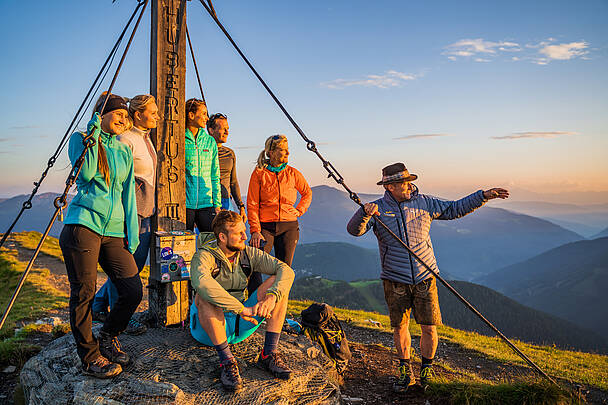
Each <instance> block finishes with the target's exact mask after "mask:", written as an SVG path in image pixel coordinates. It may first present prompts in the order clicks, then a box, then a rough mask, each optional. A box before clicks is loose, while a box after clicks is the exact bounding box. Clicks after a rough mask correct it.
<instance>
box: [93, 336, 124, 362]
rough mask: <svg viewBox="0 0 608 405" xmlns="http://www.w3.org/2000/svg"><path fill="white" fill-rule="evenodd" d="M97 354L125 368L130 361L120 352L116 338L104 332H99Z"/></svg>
mask: <svg viewBox="0 0 608 405" xmlns="http://www.w3.org/2000/svg"><path fill="white" fill-rule="evenodd" d="M99 352H100V353H101V355H102V356H104V357H106V358H107V359H108V360H110V361H112V362H114V363H118V364H120V365H121V366H126V365H127V364H129V361H131V359H130V358H129V355H128V354H127V353H125V352H123V351H122V348H121V347H120V341H119V340H118V337H116V336H110V334H109V333H107V332H104V331H100V332H99Z"/></svg>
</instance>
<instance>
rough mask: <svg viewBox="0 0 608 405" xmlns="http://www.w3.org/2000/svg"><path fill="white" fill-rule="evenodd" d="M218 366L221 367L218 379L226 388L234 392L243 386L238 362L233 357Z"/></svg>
mask: <svg viewBox="0 0 608 405" xmlns="http://www.w3.org/2000/svg"><path fill="white" fill-rule="evenodd" d="M220 368H221V369H222V371H221V373H220V381H221V382H222V385H223V386H224V388H225V389H226V390H228V391H234V392H236V391H238V390H240V389H241V388H243V380H242V379H241V375H240V374H239V363H238V362H237V361H236V359H235V358H234V357H232V358H230V359H228V360H226V361H224V362H223V363H221V364H220Z"/></svg>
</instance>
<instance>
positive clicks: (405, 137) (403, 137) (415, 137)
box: [393, 134, 454, 141]
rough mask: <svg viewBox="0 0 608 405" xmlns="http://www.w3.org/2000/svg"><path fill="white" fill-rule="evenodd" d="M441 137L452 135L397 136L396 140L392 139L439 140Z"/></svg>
mask: <svg viewBox="0 0 608 405" xmlns="http://www.w3.org/2000/svg"><path fill="white" fill-rule="evenodd" d="M443 136H454V135H452V134H414V135H404V136H399V137H397V138H393V139H394V140H396V141H403V140H407V139H418V138H439V137H443Z"/></svg>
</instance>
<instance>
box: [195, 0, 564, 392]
mask: <svg viewBox="0 0 608 405" xmlns="http://www.w3.org/2000/svg"><path fill="white" fill-rule="evenodd" d="M199 1H200V2H201V4H202V5H203V7H204V8H205V10H207V12H208V13H209V15H210V16H211V18H212V19H213V21H215V23H216V24H217V26H218V27H219V28H220V30H221V31H222V32H223V33H224V35H225V36H226V38H227V39H228V41H229V42H230V43H231V44H232V46H233V47H234V48H235V50H236V51H237V53H238V54H239V55H240V56H241V58H242V59H243V60H244V62H245V63H246V64H247V66H248V67H249V69H251V71H252V72H253V74H254V75H255V77H256V78H257V79H258V80H259V81H260V83H261V84H262V86H263V87H264V89H266V91H267V92H268V94H269V95H270V97H272V99H273V100H274V102H275V103H276V104H277V106H278V107H279V109H280V110H281V111H282V112H283V114H285V116H286V117H287V119H288V120H289V122H290V123H291V124H292V125H293V127H294V128H295V130H296V131H297V132H298V134H300V136H301V137H302V139H304V141H306V148H307V149H308V150H309V151H311V152H313V153H314V154H316V155H317V157H318V158H319V159H320V160H321V161H322V163H323V168H324V169H325V170H327V172H328V175H327V177H331V178H333V179H334V180H335V181H336V182H337V183H338V184H340V185H341V186H342V187H343V188H344V189H345V190H346V191H347V192H348V194H349V198H350V199H351V200H353V201H354V202H355V203H356V204H357V205H359V206H360V207H361V208H363V203H362V202H361V199H360V198H359V196H358V195H357V193H355V192H354V191H352V190H351V189H350V188H349V187H348V186H347V185H346V182H345V181H344V177H342V175H341V174H340V173H339V172H338V171H337V170H336V168H335V167H334V166H333V165H332V164H331V162H329V161H328V160H326V159H325V158H323V156H322V155H321V153H320V152H319V151H318V150H317V147H316V145H315V143H314V142H313V141H312V140H310V139H309V138H308V137H307V136H306V135H305V134H304V131H302V129H301V128H300V126H299V125H298V124H297V123H296V122H295V120H294V119H293V118H292V117H291V115H290V114H289V112H288V111H287V109H286V108H285V107H284V106H283V104H282V103H281V102H280V101H279V99H278V98H277V97H276V96H275V94H274V93H273V91H272V90H271V89H270V87H269V86H268V85H267V84H266V82H265V81H264V79H262V77H261V76H260V74H259V73H258V72H257V71H256V69H255V68H254V67H253V65H252V64H251V62H249V60H248V59H247V57H246V56H245V54H243V52H242V51H241V50H240V49H239V47H238V45H237V44H236V42H234V40H233V39H232V37H231V36H230V34H229V33H228V31H226V28H224V26H223V25H222V23H221V22H220V21H219V19H218V17H217V14H216V13H215V10H214V9H213V4H212V3H211V0H207V2H208V3H209V4H206V3H205V1H204V0H199ZM375 220H376V221H377V222H378V223H379V224H380V225H382V226H383V227H384V228H385V229H386V230H387V231H388V232H389V234H390V235H391V236H393V237H394V238H395V239H397V240H398V241H399V243H400V244H401V245H402V246H403V247H405V249H406V250H407V251H408V252H409V253H410V254H411V255H412V256H413V257H414V258H415V259H416V260H417V261H418V262H420V263H421V264H422V266H424V268H426V269H427V270H429V271H430V272H431V273H432V274H433V275H434V276H435V277H436V278H437V279H438V280H439V281H441V283H442V284H443V285H444V286H446V288H447V289H448V290H450V291H451V292H452V293H453V294H454V295H456V297H457V298H458V299H459V300H460V301H462V302H463V303H464V304H465V305H466V307H467V308H469V309H470V310H471V311H473V313H474V314H475V315H477V316H478V317H479V318H480V319H481V320H482V321H483V322H484V323H485V324H486V325H488V326H489V327H490V328H491V329H492V330H493V331H494V332H496V334H497V335H498V336H499V337H500V338H501V339H502V340H504V341H505V342H506V343H507V345H509V347H510V348H511V349H513V351H515V353H516V354H517V355H519V356H520V357H521V358H522V359H523V360H524V361H525V362H526V363H528V364H529V365H530V366H531V367H532V368H533V369H534V370H535V371H537V372H538V373H539V374H541V375H542V376H543V377H545V378H546V379H548V380H549V381H551V382H552V383H553V384H555V385H557V386H558V387H559V385H558V384H557V383H556V382H555V380H553V379H552V378H551V377H550V376H549V375H548V374H547V373H545V372H544V371H543V370H542V369H541V368H540V367H539V366H537V365H536V363H534V362H533V361H532V360H530V358H528V356H526V355H525V354H524V353H523V352H522V351H521V350H519V349H518V348H517V347H516V346H515V345H514V344H513V343H512V342H511V341H510V340H509V339H508V338H507V337H506V336H505V335H504V334H503V333H502V332H501V331H499V330H498V329H497V328H496V327H495V326H494V325H493V324H492V323H491V322H490V321H488V320H487V319H486V318H485V317H484V316H483V315H482V314H481V313H480V312H479V311H478V310H477V309H476V308H475V307H474V306H473V305H471V304H470V303H469V302H468V301H467V300H466V299H465V298H464V297H463V296H462V295H460V293H458V291H456V289H454V287H452V286H451V285H450V284H449V283H448V282H447V281H446V280H444V279H443V278H442V277H441V276H440V275H439V273H437V272H435V271H434V270H433V269H431V267H430V266H428V265H427V264H426V263H425V262H424V261H423V260H422V259H421V258H420V257H419V256H418V255H416V254H415V253H414V252H413V251H412V249H410V247H409V246H408V245H407V243H405V242H404V241H403V240H401V238H399V236H397V235H396V234H395V233H394V232H393V231H391V230H390V229H389V228H388V226H387V225H386V224H385V223H384V222H382V221H381V220H380V219H379V218H378V217H376V218H375Z"/></svg>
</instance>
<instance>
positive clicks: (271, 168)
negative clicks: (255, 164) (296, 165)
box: [266, 163, 287, 173]
mask: <svg viewBox="0 0 608 405" xmlns="http://www.w3.org/2000/svg"><path fill="white" fill-rule="evenodd" d="M286 166H287V163H283V164H280V165H278V166H276V167H275V166H270V165H267V166H266V169H268V170H270V171H271V172H273V173H279V172H280V171H281V170H283V169H284V168H285V167H286Z"/></svg>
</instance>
